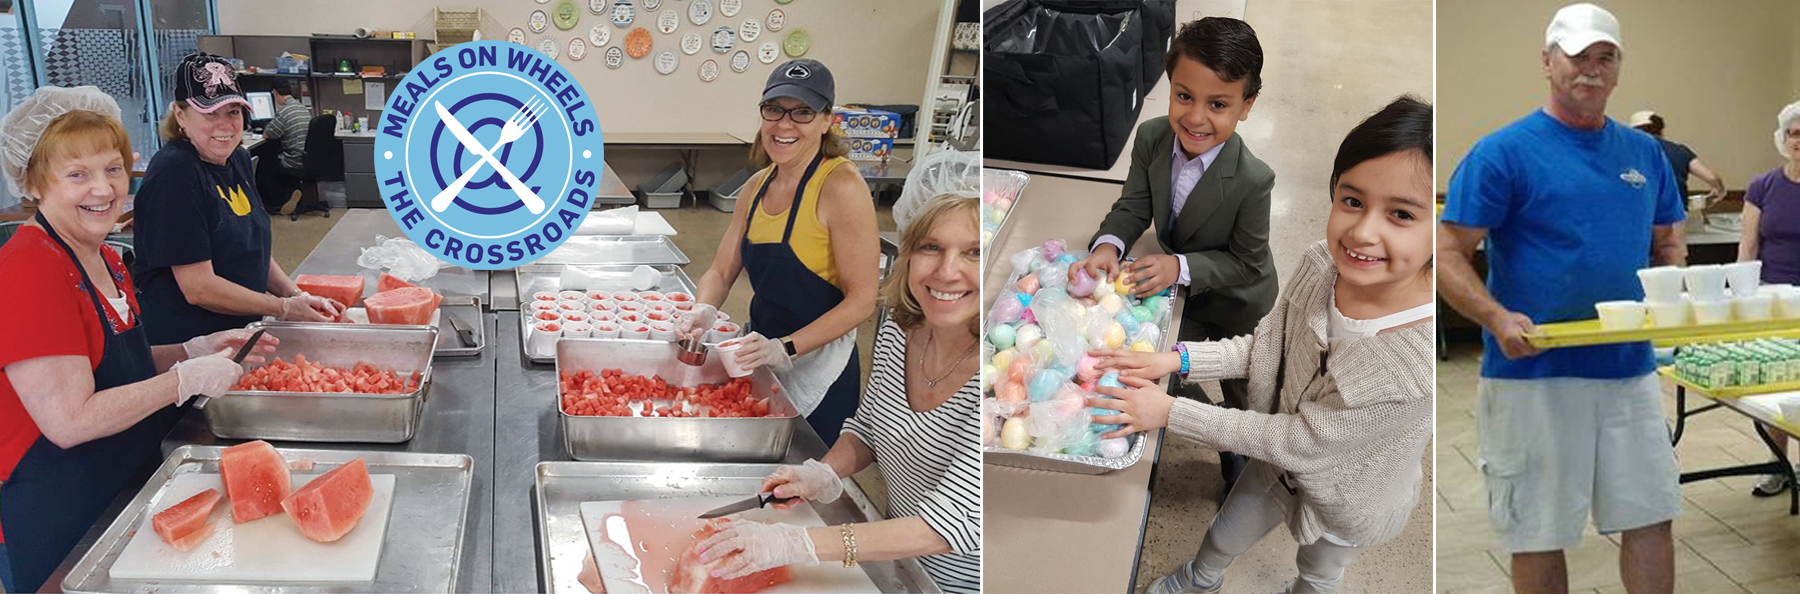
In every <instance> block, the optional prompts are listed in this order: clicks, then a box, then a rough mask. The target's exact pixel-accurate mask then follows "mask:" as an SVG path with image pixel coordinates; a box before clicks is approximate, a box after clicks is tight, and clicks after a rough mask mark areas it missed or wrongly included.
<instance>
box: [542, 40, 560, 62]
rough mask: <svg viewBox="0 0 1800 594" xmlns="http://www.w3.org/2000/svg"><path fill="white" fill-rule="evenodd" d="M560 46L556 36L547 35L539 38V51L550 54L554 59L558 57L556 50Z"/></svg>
mask: <svg viewBox="0 0 1800 594" xmlns="http://www.w3.org/2000/svg"><path fill="white" fill-rule="evenodd" d="M558 47H559V46H558V44H557V43H556V38H555V37H551V36H549V35H545V36H544V38H543V39H539V40H538V51H540V52H544V55H546V56H550V59H552V60H555V59H556V51H557V48H558Z"/></svg>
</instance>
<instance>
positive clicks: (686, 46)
mask: <svg viewBox="0 0 1800 594" xmlns="http://www.w3.org/2000/svg"><path fill="white" fill-rule="evenodd" d="M702 47H706V40H705V39H702V38H701V37H700V32H699V31H694V32H692V33H688V34H687V35H683V36H681V53H684V54H687V55H690V56H692V55H694V54H698V53H700V48H702Z"/></svg>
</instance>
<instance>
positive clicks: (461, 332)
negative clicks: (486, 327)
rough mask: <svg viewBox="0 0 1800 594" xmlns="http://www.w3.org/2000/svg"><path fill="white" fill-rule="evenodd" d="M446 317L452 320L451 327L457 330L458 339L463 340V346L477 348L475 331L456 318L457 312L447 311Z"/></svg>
mask: <svg viewBox="0 0 1800 594" xmlns="http://www.w3.org/2000/svg"><path fill="white" fill-rule="evenodd" d="M444 318H445V319H448V320H450V327H451V328H453V329H455V330H456V339H457V340H458V341H461V342H462V345H463V348H475V331H474V330H473V329H471V328H469V326H468V325H466V324H463V323H462V320H459V319H456V315H455V314H451V313H448V312H446V313H445V314H444Z"/></svg>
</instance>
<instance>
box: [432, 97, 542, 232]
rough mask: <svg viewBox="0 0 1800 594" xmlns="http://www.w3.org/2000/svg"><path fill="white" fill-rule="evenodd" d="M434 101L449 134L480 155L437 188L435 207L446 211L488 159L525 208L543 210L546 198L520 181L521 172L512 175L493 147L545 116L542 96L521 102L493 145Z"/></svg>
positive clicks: (439, 210)
mask: <svg viewBox="0 0 1800 594" xmlns="http://www.w3.org/2000/svg"><path fill="white" fill-rule="evenodd" d="M432 105H433V106H434V107H436V108H437V113H438V117H439V118H441V119H442V120H443V122H444V127H445V128H447V129H449V130H450V134H451V135H452V136H455V137H456V141H457V142H459V143H462V146H463V148H466V149H469V152H470V153H473V154H474V155H475V156H477V157H480V158H481V160H479V161H476V162H475V164H474V165H470V166H469V169H468V171H464V172H463V173H462V175H461V176H459V177H457V178H456V181H454V182H451V183H450V185H449V186H447V187H445V188H444V191H442V192H438V194H437V196H434V197H432V199H431V209H432V210H435V211H437V212H444V209H446V208H449V207H450V204H451V203H452V202H455V201H456V195H457V194H459V193H461V192H462V190H463V186H467V185H468V184H469V180H472V179H474V178H475V174H476V173H479V172H480V171H481V168H482V165H483V164H484V163H485V164H491V165H493V166H494V171H495V172H497V173H499V174H500V179H502V180H505V181H506V185H507V186H510V187H511V188H512V191H513V193H514V194H517V195H518V196H519V201H520V202H524V203H525V208H526V209H529V210H530V211H531V214H542V213H543V212H544V199H543V198H539V197H538V195H537V193H535V192H532V191H531V188H529V187H526V186H525V182H522V181H519V178H518V176H515V175H513V173H512V171H511V170H508V169H507V168H506V165H505V164H503V163H501V162H500V159H499V158H496V157H495V156H494V151H497V150H500V148H501V147H503V146H506V145H507V144H508V143H511V142H512V141H515V140H518V139H519V138H520V137H523V136H524V135H525V131H526V130H530V129H531V126H532V125H533V124H536V123H537V121H538V118H540V117H543V115H544V110H545V109H546V108H547V107H548V106H547V105H545V104H544V101H543V100H542V99H541V98H539V97H532V98H531V99H530V100H529V101H526V102H525V104H524V105H521V106H519V110H518V111H517V112H514V113H513V115H512V117H510V118H507V119H506V125H505V126H503V127H502V128H501V129H500V140H499V141H498V142H495V143H494V146H491V147H489V146H482V145H481V142H480V141H478V140H475V135H474V134H470V133H469V129H468V128H467V127H465V126H463V124H462V122H461V121H458V120H457V119H456V116H455V115H453V114H451V113H450V110H449V109H448V108H445V107H444V104H443V103H439V102H436V101H433V102H432Z"/></svg>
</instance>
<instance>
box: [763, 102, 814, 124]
mask: <svg viewBox="0 0 1800 594" xmlns="http://www.w3.org/2000/svg"><path fill="white" fill-rule="evenodd" d="M784 116H785V117H787V119H790V120H793V121H794V123H796V124H810V123H812V121H813V119H814V118H817V117H819V112H818V111H815V110H813V108H811V107H805V106H802V107H796V108H793V109H788V108H786V107H782V106H780V105H776V104H774V103H764V104H762V119H763V121H765V122H779V121H781V118H782V117H784Z"/></svg>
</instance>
